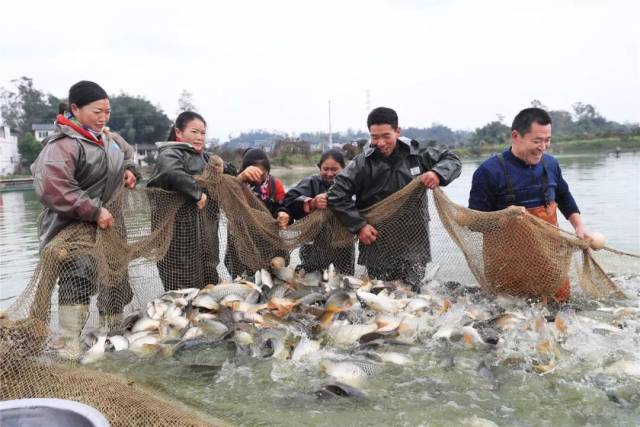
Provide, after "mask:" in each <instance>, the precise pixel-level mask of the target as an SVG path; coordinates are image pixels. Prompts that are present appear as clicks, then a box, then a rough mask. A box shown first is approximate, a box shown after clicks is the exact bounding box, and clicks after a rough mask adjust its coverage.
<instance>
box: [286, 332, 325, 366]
mask: <svg viewBox="0 0 640 427" xmlns="http://www.w3.org/2000/svg"><path fill="white" fill-rule="evenodd" d="M319 350H320V341H316V340H312V339H309V338H307V337H302V338H301V339H300V341H298V344H297V345H296V346H295V348H294V349H293V352H292V353H291V360H295V361H299V360H302V359H304V358H306V357H308V356H309V355H312V354H314V353H316V352H317V351H319Z"/></svg>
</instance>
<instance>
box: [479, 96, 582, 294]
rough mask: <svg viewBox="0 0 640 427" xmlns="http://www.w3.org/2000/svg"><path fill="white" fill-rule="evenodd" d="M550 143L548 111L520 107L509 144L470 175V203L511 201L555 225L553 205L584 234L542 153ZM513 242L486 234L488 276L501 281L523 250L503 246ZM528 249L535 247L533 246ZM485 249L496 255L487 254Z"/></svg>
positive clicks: (485, 206)
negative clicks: (490, 263)
mask: <svg viewBox="0 0 640 427" xmlns="http://www.w3.org/2000/svg"><path fill="white" fill-rule="evenodd" d="M550 144H551V117H550V116H549V114H548V113H547V112H546V111H544V110H542V109H540V108H526V109H524V110H522V111H520V112H519V113H518V115H516V117H515V118H514V120H513V124H512V126H511V148H509V149H507V150H505V151H503V152H502V153H500V154H498V155H496V156H493V157H491V158H489V159H487V160H486V161H484V162H483V163H482V164H481V165H480V167H478V169H477V170H476V171H475V173H474V174H473V182H472V185H471V192H470V194H469V208H471V209H475V210H479V211H485V212H492V211H497V210H501V209H505V208H507V207H509V206H513V205H515V206H522V207H523V210H524V209H526V211H527V212H529V213H530V214H532V215H535V216H537V217H539V218H541V219H543V220H545V221H547V222H549V223H551V224H554V225H556V226H557V225H558V219H557V209H560V212H562V214H563V215H564V216H565V218H567V219H568V220H569V222H570V223H571V225H572V226H573V228H574V229H575V232H576V234H577V235H578V237H580V238H585V237H586V232H585V229H584V226H583V224H582V216H581V215H580V210H579V209H578V206H577V204H576V202H575V200H574V199H573V196H572V195H571V192H570V191H569V185H568V184H567V182H566V181H565V180H564V178H563V177H562V171H561V170H560V165H559V164H558V161H557V160H556V159H555V158H554V157H553V156H551V155H549V154H546V153H545V151H546V150H547V149H548V148H549V146H550ZM514 234H515V233H514ZM513 243H514V242H509V239H508V236H504V235H501V236H500V238H499V239H498V238H496V239H491V238H490V237H489V236H485V240H484V251H485V264H486V265H485V274H486V275H487V279H489V280H492V279H493V280H492V281H496V280H498V281H499V280H505V279H506V277H507V276H506V275H507V274H509V268H508V267H509V265H510V264H511V265H513V264H514V263H516V262H517V260H516V258H517V257H520V258H522V255H523V254H514V253H513V251H512V250H511V251H510V250H509V249H508V248H510V247H514V244H513ZM530 249H531V250H532V251H535V248H530ZM487 253H490V254H493V255H495V256H491V257H487ZM487 258H491V259H492V265H489V264H487V261H486V260H487ZM512 258H513V259H512ZM498 260H501V261H502V262H500V261H498ZM547 264H548V265H547V266H545V265H544V263H543V264H542V265H538V266H537V268H538V269H545V267H549V265H551V263H547ZM512 270H514V269H512ZM498 272H500V274H498ZM494 273H495V274H494ZM529 273H530V274H533V273H534V272H529ZM514 274H515V273H514V272H513V271H511V277H510V279H509V280H519V278H518V277H516V276H517V275H516V276H514ZM498 276H500V277H498ZM494 284H495V283H494ZM555 297H556V299H558V300H566V299H567V298H568V297H569V282H568V280H566V279H564V283H563V287H562V288H561V289H560V291H558V293H557V294H556V296H555Z"/></svg>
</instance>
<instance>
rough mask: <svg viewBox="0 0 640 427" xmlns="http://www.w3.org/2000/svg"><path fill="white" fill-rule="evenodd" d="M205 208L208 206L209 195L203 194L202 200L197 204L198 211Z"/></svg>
mask: <svg viewBox="0 0 640 427" xmlns="http://www.w3.org/2000/svg"><path fill="white" fill-rule="evenodd" d="M205 206H207V195H206V194H204V193H202V196H200V200H198V201H197V202H196V207H197V208H198V210H202V209H204V207H205Z"/></svg>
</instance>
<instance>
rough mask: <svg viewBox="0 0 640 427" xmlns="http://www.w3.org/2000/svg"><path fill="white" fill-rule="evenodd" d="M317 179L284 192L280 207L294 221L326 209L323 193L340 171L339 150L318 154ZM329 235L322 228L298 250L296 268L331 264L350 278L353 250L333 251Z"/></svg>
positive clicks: (308, 269) (308, 179)
mask: <svg viewBox="0 0 640 427" xmlns="http://www.w3.org/2000/svg"><path fill="white" fill-rule="evenodd" d="M318 168H319V169H320V175H312V176H308V177H306V178H305V179H303V180H302V181H300V182H299V183H298V185H296V186H295V187H293V188H292V189H291V190H289V191H288V192H287V195H286V197H285V199H284V207H285V208H286V209H287V211H288V212H289V214H290V215H291V216H292V217H293V219H295V220H299V219H302V218H304V217H305V216H307V215H308V214H310V213H312V212H314V211H315V210H317V209H327V207H328V200H327V191H329V188H330V187H331V186H332V185H333V182H334V181H335V178H336V176H337V175H338V174H339V173H340V172H342V169H344V156H343V155H342V152H340V150H336V149H332V150H328V151H325V152H324V153H322V156H321V157H320V162H318ZM331 237H332V236H331V235H330V234H329V233H328V230H327V229H325V228H323V229H322V230H321V231H320V232H319V233H318V236H317V237H316V239H315V240H314V242H313V243H309V244H306V245H303V246H302V247H301V248H300V260H301V264H300V265H299V267H298V268H300V269H303V270H304V271H305V272H312V271H323V270H324V269H326V268H327V267H328V266H329V264H331V263H333V264H334V265H335V267H336V268H337V270H338V271H339V272H340V273H341V274H346V275H353V270H354V265H353V262H354V259H353V258H354V248H353V244H351V245H350V246H348V247H341V248H335V247H332V245H331V243H332V242H331V241H330V239H331Z"/></svg>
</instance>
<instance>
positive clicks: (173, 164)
mask: <svg viewBox="0 0 640 427" xmlns="http://www.w3.org/2000/svg"><path fill="white" fill-rule="evenodd" d="M156 168H157V169H156V173H155V175H154V177H153V178H152V180H153V186H154V187H160V188H162V189H165V190H167V191H177V192H178V193H182V194H184V195H186V196H189V197H190V198H192V199H193V200H195V201H198V200H200V197H201V196H202V189H201V188H200V186H199V185H198V184H197V183H196V180H195V179H194V178H193V176H191V175H190V174H189V173H187V170H186V168H185V165H184V158H183V157H182V156H181V155H180V153H179V151H178V150H164V151H163V152H162V153H161V155H160V156H159V158H158V163H157V165H156ZM150 182H151V181H150Z"/></svg>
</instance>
